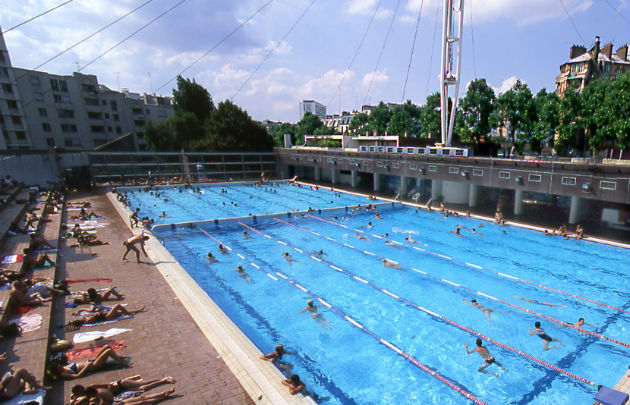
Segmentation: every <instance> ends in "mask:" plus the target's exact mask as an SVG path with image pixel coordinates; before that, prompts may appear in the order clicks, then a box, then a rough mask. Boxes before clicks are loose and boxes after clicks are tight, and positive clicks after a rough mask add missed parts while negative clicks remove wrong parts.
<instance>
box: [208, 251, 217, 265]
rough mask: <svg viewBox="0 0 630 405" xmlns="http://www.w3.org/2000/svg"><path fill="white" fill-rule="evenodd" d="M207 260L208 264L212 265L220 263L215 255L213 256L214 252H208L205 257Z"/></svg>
mask: <svg viewBox="0 0 630 405" xmlns="http://www.w3.org/2000/svg"><path fill="white" fill-rule="evenodd" d="M205 258H206V259H208V263H209V264H212V263H218V262H219V261H218V260H217V258H216V257H214V255H213V254H212V252H208V254H207V255H206V256H205Z"/></svg>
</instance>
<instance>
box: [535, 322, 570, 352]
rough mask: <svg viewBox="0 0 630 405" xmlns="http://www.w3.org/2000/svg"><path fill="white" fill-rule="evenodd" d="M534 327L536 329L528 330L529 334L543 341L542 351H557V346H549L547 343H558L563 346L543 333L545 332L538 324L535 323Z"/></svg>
mask: <svg viewBox="0 0 630 405" xmlns="http://www.w3.org/2000/svg"><path fill="white" fill-rule="evenodd" d="M534 327H535V328H536V329H534V330H532V329H531V328H529V334H530V335H537V336H538V337H539V338H541V339H542V341H543V350H544V351H547V350H549V349H558V346H549V343H551V342H558V343H560V345H562V346H564V344H563V343H562V342H561V341H559V340H558V339H554V338H552V337H551V336H549V335H547V334H546V333H545V330H544V329H543V328H541V327H540V322H538V321H536V323H534Z"/></svg>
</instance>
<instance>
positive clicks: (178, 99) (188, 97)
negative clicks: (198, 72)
mask: <svg viewBox="0 0 630 405" xmlns="http://www.w3.org/2000/svg"><path fill="white" fill-rule="evenodd" d="M173 109H174V110H175V113H177V112H183V111H190V112H192V113H193V114H195V116H196V117H197V119H198V120H199V122H200V123H203V122H204V121H205V120H206V119H208V117H209V116H210V113H211V112H212V110H214V104H213V103H212V97H210V93H208V90H206V89H205V88H204V87H203V86H202V85H200V84H197V83H195V80H194V79H193V81H190V79H184V78H183V77H182V76H177V90H175V89H174V90H173Z"/></svg>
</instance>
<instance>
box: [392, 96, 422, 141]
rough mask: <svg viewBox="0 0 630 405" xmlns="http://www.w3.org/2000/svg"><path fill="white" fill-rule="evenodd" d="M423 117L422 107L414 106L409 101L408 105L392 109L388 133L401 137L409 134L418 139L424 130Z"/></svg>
mask: <svg viewBox="0 0 630 405" xmlns="http://www.w3.org/2000/svg"><path fill="white" fill-rule="evenodd" d="M421 115H422V110H421V109H420V107H418V106H416V105H415V104H413V103H412V102H411V100H407V102H406V103H404V104H402V105H397V106H395V107H394V108H393V109H392V114H391V117H390V119H389V125H388V126H387V132H388V133H390V134H395V135H400V136H403V135H405V134H407V135H408V136H410V137H414V138H415V137H418V136H419V135H420V132H421V128H422V125H421V122H420V116H421Z"/></svg>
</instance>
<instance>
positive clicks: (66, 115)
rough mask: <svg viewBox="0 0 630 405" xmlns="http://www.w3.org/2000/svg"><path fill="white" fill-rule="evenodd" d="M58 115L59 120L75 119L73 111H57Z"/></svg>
mask: <svg viewBox="0 0 630 405" xmlns="http://www.w3.org/2000/svg"><path fill="white" fill-rule="evenodd" d="M57 115H59V118H74V111H73V110H57Z"/></svg>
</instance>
